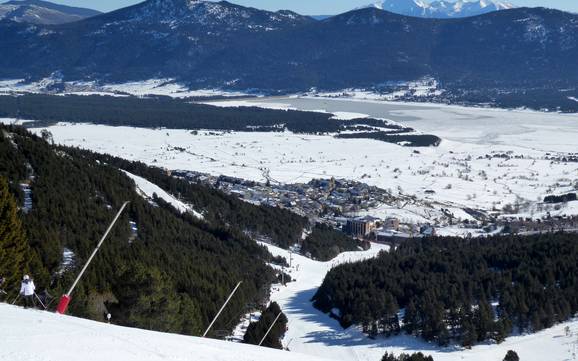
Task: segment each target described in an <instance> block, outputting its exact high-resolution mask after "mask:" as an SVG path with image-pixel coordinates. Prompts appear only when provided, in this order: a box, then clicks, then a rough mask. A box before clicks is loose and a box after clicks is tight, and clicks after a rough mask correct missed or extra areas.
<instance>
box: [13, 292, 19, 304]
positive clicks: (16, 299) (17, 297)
mask: <svg viewBox="0 0 578 361" xmlns="http://www.w3.org/2000/svg"><path fill="white" fill-rule="evenodd" d="M19 298H20V294H18V296H16V298H15V299H14V301H12V304H15V303H16V301H18V299H19Z"/></svg>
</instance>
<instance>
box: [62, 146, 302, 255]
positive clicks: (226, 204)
mask: <svg viewBox="0 0 578 361" xmlns="http://www.w3.org/2000/svg"><path fill="white" fill-rule="evenodd" d="M69 152H73V154H74V155H75V156H78V157H82V158H86V159H90V160H96V161H99V162H103V163H106V164H109V165H112V166H114V167H115V168H119V169H123V170H126V171H128V172H130V173H133V174H136V175H138V176H141V177H143V178H145V179H147V180H149V181H151V182H153V183H155V184H156V185H158V186H159V187H161V188H163V189H164V190H165V191H167V192H168V193H170V194H178V195H180V197H181V199H182V200H183V201H185V202H186V203H188V204H191V205H193V208H194V209H197V210H199V211H202V213H203V217H204V218H205V219H206V220H207V221H208V222H210V223H213V224H223V225H230V226H232V227H234V228H236V229H239V230H241V231H243V232H244V233H246V234H251V235H254V236H257V237H259V238H263V237H264V238H266V239H268V240H269V241H270V242H271V243H273V244H275V245H277V246H279V247H282V248H287V247H288V246H290V245H292V244H294V243H297V242H299V241H300V240H301V235H302V233H303V230H304V229H305V228H307V227H308V226H309V224H308V223H309V221H308V219H307V218H305V217H302V216H299V215H297V214H295V213H293V212H291V211H289V210H286V209H281V208H277V207H271V206H266V205H264V206H255V205H253V204H250V203H247V202H244V201H242V200H240V199H238V198H237V197H235V196H230V195H227V194H225V193H223V192H221V191H218V190H215V189H213V188H209V187H207V186H206V185H201V184H195V183H191V182H190V181H188V180H185V179H180V178H176V177H173V176H169V175H168V174H167V172H166V171H165V170H163V169H161V168H158V167H149V166H148V165H146V164H144V163H141V162H131V161H128V160H125V159H122V158H118V157H113V156H110V155H106V154H98V153H93V152H91V151H88V150H80V149H74V150H69Z"/></svg>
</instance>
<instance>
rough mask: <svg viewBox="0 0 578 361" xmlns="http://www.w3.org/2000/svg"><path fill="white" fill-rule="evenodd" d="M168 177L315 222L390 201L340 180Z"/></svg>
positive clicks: (183, 173) (185, 173) (383, 194)
mask: <svg viewBox="0 0 578 361" xmlns="http://www.w3.org/2000/svg"><path fill="white" fill-rule="evenodd" d="M172 175H174V176H178V177H182V178H186V179H188V180H191V181H195V182H201V183H204V184H209V185H210V186H212V187H214V188H217V189H220V190H222V191H224V192H225V193H228V194H234V195H236V196H238V197H239V198H241V199H243V200H245V201H247V202H250V203H253V204H261V205H270V206H275V207H282V208H287V209H290V210H291V211H293V212H295V213H297V214H300V215H302V216H305V217H308V218H309V219H311V220H312V221H315V222H322V221H323V220H324V219H325V218H328V217H329V218H331V217H336V216H342V215H344V214H349V213H355V212H361V211H364V210H369V209H371V208H375V207H377V206H378V205H379V204H381V203H383V202H386V201H389V200H391V196H390V194H389V193H388V192H386V191H385V190H383V189H380V188H377V187H372V186H369V185H367V184H364V183H360V182H355V181H349V180H343V179H316V180H312V181H311V182H309V183H296V184H265V183H259V182H253V181H247V180H244V179H239V178H234V177H228V176H211V175H207V174H202V173H196V172H189V171H173V172H172Z"/></svg>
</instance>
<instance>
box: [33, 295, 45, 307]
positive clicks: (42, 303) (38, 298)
mask: <svg viewBox="0 0 578 361" xmlns="http://www.w3.org/2000/svg"><path fill="white" fill-rule="evenodd" d="M34 296H36V299H37V300H38V302H40V304H41V305H42V307H44V309H45V310H46V306H45V305H44V302H42V300H40V297H38V295H37V294H36V293H35V294H34Z"/></svg>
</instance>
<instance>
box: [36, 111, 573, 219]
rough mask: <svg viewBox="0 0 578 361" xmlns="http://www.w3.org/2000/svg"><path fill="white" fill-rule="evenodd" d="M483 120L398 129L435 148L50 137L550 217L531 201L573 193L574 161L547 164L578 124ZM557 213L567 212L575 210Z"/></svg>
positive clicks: (114, 132)
mask: <svg viewBox="0 0 578 361" xmlns="http://www.w3.org/2000/svg"><path fill="white" fill-rule="evenodd" d="M472 111H474V110H472ZM476 111H478V110H476ZM461 112H463V110H462V111H461ZM413 114H415V115H416V116H417V115H420V114H421V113H420V112H418V111H416V112H415V113H413ZM487 114H488V115H487V117H489V116H490V115H491V116H492V117H491V119H478V118H476V120H470V119H469V118H466V117H465V116H463V115H459V114H457V115H456V114H455V112H454V115H453V116H452V112H443V113H441V114H438V112H435V111H429V110H428V111H427V113H426V115H423V116H424V117H426V118H427V120H428V121H425V120H419V121H417V120H414V121H410V122H407V123H406V124H409V125H411V126H413V127H415V128H417V129H418V130H425V131H427V132H431V133H433V134H437V135H439V136H441V137H443V139H444V141H443V142H442V143H441V145H440V146H439V147H436V148H417V149H414V148H408V147H400V146H397V145H394V144H389V143H385V142H379V141H374V140H363V139H336V138H333V137H331V136H322V135H301V134H292V133H289V132H285V133H239V132H232V133H219V132H198V134H193V133H191V132H190V131H187V130H158V129H157V130H155V129H137V128H131V127H108V126H101V125H89V124H79V125H71V124H66V123H60V124H58V125H55V126H52V127H50V128H49V130H50V132H51V133H52V134H53V136H54V140H55V141H56V142H58V143H63V144H67V145H72V146H79V147H83V148H87V149H91V150H94V151H97V152H104V153H110V154H113V155H116V156H120V157H123V158H127V159H131V160H139V161H143V162H145V163H148V164H151V165H157V166H162V167H167V168H169V169H186V170H195V171H199V172H206V173H210V174H215V175H220V174H225V175H230V176H236V177H240V178H245V179H250V180H257V181H263V180H264V178H263V169H269V170H270V174H271V177H272V179H274V180H276V181H279V182H283V183H295V182H307V181H309V180H311V179H313V178H329V177H335V178H346V179H353V180H359V181H362V182H364V183H367V184H370V185H375V186H378V187H381V188H383V189H387V190H391V192H392V193H393V194H398V193H402V194H405V195H415V196H416V197H417V198H418V199H421V200H424V201H431V202H438V203H441V204H444V205H446V206H448V207H455V208H463V207H470V208H476V209H479V208H481V209H485V210H492V209H498V210H501V209H502V208H503V207H504V206H506V205H513V206H515V207H514V208H515V209H516V212H515V213H523V212H528V213H540V212H542V213H545V212H547V211H553V210H554V209H552V207H550V206H545V205H544V206H540V207H537V206H536V203H537V202H538V201H539V200H541V199H543V197H544V196H546V195H549V194H562V193H566V192H570V191H574V190H575V188H576V186H577V182H578V163H571V162H562V161H553V160H551V158H553V157H554V158H563V157H565V156H568V154H569V153H571V152H576V151H578V117H570V116H568V117H565V116H560V115H557V114H541V115H540V117H541V118H542V121H541V122H540V123H538V122H530V121H529V120H530V118H532V117H535V116H534V115H532V114H528V115H525V114H523V113H520V114H515V113H509V112H503V113H501V112H497V111H487ZM502 115H509V116H511V115H516V116H517V118H516V119H517V120H516V119H512V117H507V118H505V119H504V120H502V121H501V122H499V123H498V121H497V120H496V119H495V118H496V117H497V118H499V117H501V116H502ZM420 116H422V115H420ZM522 119H523V120H522ZM428 122H431V123H432V124H434V125H431V124H429V123H428ZM480 122H488V129H487V130H485V131H482V130H481V129H480V126H479V123H480ZM37 131H40V129H37ZM482 133H483V134H482ZM182 148H184V149H185V151H182ZM558 211H559V213H560V214H565V213H568V214H570V213H575V211H576V207H569V208H568V209H567V210H566V209H561V210H558Z"/></svg>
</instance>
